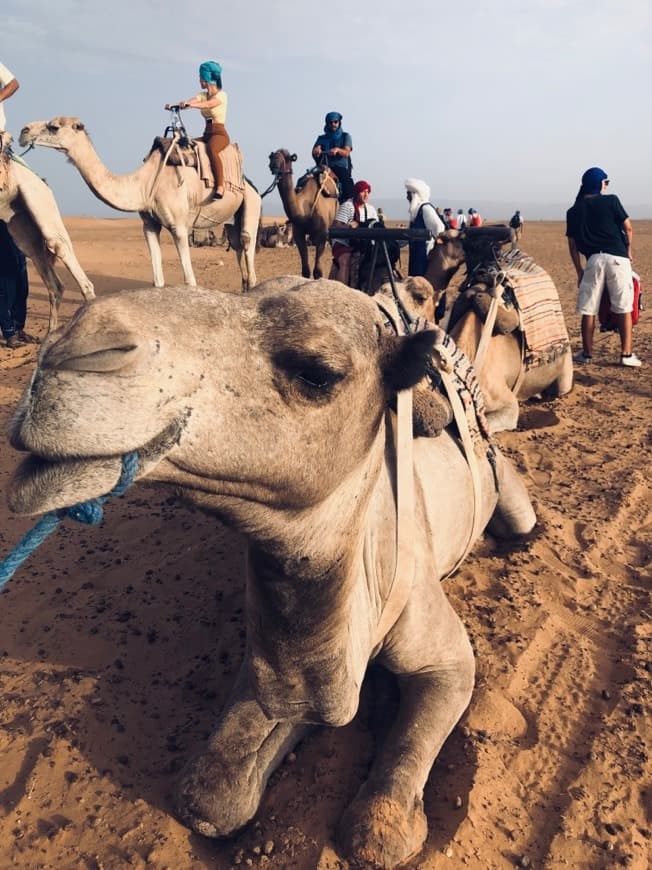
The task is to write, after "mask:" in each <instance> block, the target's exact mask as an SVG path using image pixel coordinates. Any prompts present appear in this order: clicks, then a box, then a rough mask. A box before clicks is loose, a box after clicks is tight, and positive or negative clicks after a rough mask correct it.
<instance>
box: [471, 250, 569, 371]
mask: <svg viewBox="0 0 652 870" xmlns="http://www.w3.org/2000/svg"><path fill="white" fill-rule="evenodd" d="M477 271H484V270H477ZM477 277H478V276H477V275H476V280H477ZM483 277H484V278H485V280H486V281H487V283H488V284H489V285H491V284H492V283H493V280H496V279H497V280H499V281H500V283H502V284H503V286H504V287H506V288H508V289H510V290H511V291H512V293H513V295H514V298H515V300H516V306H517V308H518V312H519V321H520V329H521V331H522V333H523V339H524V343H525V347H524V362H525V366H526V368H528V369H529V368H534V367H536V366H539V365H543V364H545V363H549V362H552V361H553V360H555V359H557V357H559V356H561V355H562V354H564V353H566V352H567V351H568V349H569V348H570V339H569V338H568V332H567V330H566V323H565V321H564V315H563V312H562V308H561V302H560V301H559V293H558V292H557V288H556V287H555V285H554V282H553V280H552V278H551V277H550V275H548V273H547V272H546V271H545V270H544V269H542V268H541V267H540V266H537V264H536V263H535V262H534V260H533V259H532V257H530V256H529V255H528V254H524V253H523V252H522V251H519V250H518V249H517V248H513V249H512V250H510V251H506V252H505V253H501V254H500V255H499V256H498V257H497V259H496V261H495V265H493V266H492V267H490V268H488V269H487V272H486V275H485V276H483Z"/></svg>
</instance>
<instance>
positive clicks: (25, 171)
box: [0, 132, 95, 331]
mask: <svg viewBox="0 0 652 870" xmlns="http://www.w3.org/2000/svg"><path fill="white" fill-rule="evenodd" d="M10 144H11V134H10V133H6V132H0V220H3V221H4V222H5V223H6V224H7V228H8V230H9V232H10V234H11V237H12V238H13V240H14V241H15V242H16V244H17V245H18V247H19V248H20V250H21V251H22V252H23V253H24V254H25V256H26V257H29V259H30V260H31V261H32V263H33V264H34V267H35V269H36V271H37V272H38V274H39V275H40V277H41V280H42V281H43V283H44V284H45V286H46V287H47V291H48V296H49V298H50V317H49V322H48V331H51V330H53V329H55V328H56V326H57V321H58V311H59V306H60V305H61V299H62V297H63V289H64V288H63V284H62V283H61V281H60V280H59V278H58V276H57V274H56V272H55V271H54V267H53V264H54V261H55V260H56V259H59V260H61V262H62V263H63V265H64V266H65V267H66V269H68V271H69V272H70V274H71V275H72V277H73V278H74V279H75V281H76V282H77V284H78V286H79V289H80V290H81V292H82V296H83V297H84V299H85V300H86V301H88V300H89V299H94V298H95V291H94V289H93V285H92V283H91V282H90V280H89V279H88V277H87V275H86V273H85V272H84V270H83V269H82V267H81V266H80V265H79V262H78V260H77V258H76V257H75V253H74V251H73V248H72V242H71V241H70V236H69V235H68V232H67V230H66V228H65V226H64V224H63V220H62V219H61V214H60V213H59V209H58V207H57V203H56V200H55V198H54V196H53V194H52V191H51V190H50V188H49V187H48V186H47V184H46V183H45V182H44V181H43V180H42V179H41V178H39V176H38V175H37V174H36V173H35V172H32V170H31V169H29V168H28V167H27V166H24V165H23V164H22V163H20V162H18V161H17V160H13V159H12V157H11V154H10V153H9V150H8V149H9V146H10Z"/></svg>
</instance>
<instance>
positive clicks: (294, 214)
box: [269, 148, 337, 278]
mask: <svg viewBox="0 0 652 870" xmlns="http://www.w3.org/2000/svg"><path fill="white" fill-rule="evenodd" d="M296 159H297V155H296V154H290V152H289V151H286V150H285V148H281V149H279V150H278V151H272V153H271V154H270V155H269V168H270V171H271V173H272V175H273V176H274V178H275V179H276V182H277V184H278V192H279V194H280V195H281V200H282V202H283V208H284V209H285V213H286V215H287V216H288V218H289V219H290V221H291V222H292V230H293V237H294V243H295V245H296V246H297V248H298V250H299V256H300V257H301V274H302V275H303V277H304V278H310V262H309V260H308V239H310V241H311V242H312V244H313V245H314V246H315V265H314V268H313V270H312V276H313V278H321V277H322V275H323V272H322V268H321V265H320V261H321V258H322V254H323V253H324V248H325V247H326V242H327V241H328V229H329V227H330V225H331V224H332V223H333V220H334V219H335V212H336V211H337V180H336V179H335V178H334V177H333V175H332V174H331V173H330V170H328V169H323V170H322V171H321V172H318V173H315V174H311V175H308V177H307V178H306V179H305V183H304V184H303V185H302V186H301V188H300V190H298V191H296V190H295V189H294V184H293V182H292V164H293V163H294V162H295V161H296Z"/></svg>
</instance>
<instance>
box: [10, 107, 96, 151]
mask: <svg viewBox="0 0 652 870" xmlns="http://www.w3.org/2000/svg"><path fill="white" fill-rule="evenodd" d="M85 130H86V128H85V127H84V124H83V123H82V122H81V121H80V120H79V118H69V117H66V116H65V115H60V116H58V117H56V118H52V120H50V121H32V123H30V124H26V125H25V126H24V127H23V129H22V130H21V131H20V144H21V147H23V148H26V147H27V146H29V145H33V146H36V145H41V146H43V147H45V148H55V149H56V150H57V151H63V152H64V153H66V152H67V151H69V150H70V149H71V148H72V147H74V143H75V137H76V136H77V135H78V134H79V133H82V132H85Z"/></svg>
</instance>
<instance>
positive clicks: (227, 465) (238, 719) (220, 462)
mask: <svg viewBox="0 0 652 870" xmlns="http://www.w3.org/2000/svg"><path fill="white" fill-rule="evenodd" d="M384 320H385V317H384V315H383V314H382V312H381V311H380V310H379V308H378V306H377V305H376V304H375V302H374V301H373V300H372V299H371V298H369V297H368V296H366V295H365V294H363V293H359V292H356V291H354V290H351V289H350V288H348V287H345V286H343V285H342V284H339V283H337V282H333V281H327V280H320V281H308V280H305V279H300V278H299V279H298V278H293V277H285V278H280V279H272V280H270V281H267V282H265V283H263V284H261V285H259V286H258V287H257V288H256V289H255V291H254V292H252V293H250V294H244V295H242V294H230V293H221V292H219V291H214V290H205V289H202V288H197V291H196V292H195V293H193V294H192V296H183V295H180V294H179V292H178V288H174V287H170V288H163V289H155V288H148V289H139V290H127V291H123V292H122V293H118V294H116V295H112V296H108V297H105V298H102V299H98V300H97V301H95V302H93V303H92V304H90V305H86V306H84V307H83V308H82V309H81V310H80V311H79V312H78V313H77V314H76V315H75V316H74V317H73V318H72V320H71V321H70V323H69V324H68V325H67V326H66V327H65V328H63V329H62V330H60V331H59V332H57V333H55V334H53V335H51V336H50V337H49V338H48V339H47V340H46V342H45V343H44V344H43V346H42V348H41V349H40V352H39V356H38V365H37V370H36V373H35V376H34V378H33V380H32V383H31V385H30V387H29V388H28V389H27V390H26V392H25V394H24V395H23V397H22V399H21V401H20V405H19V407H18V410H17V413H16V415H15V417H14V419H13V422H12V425H11V443H12V444H13V446H14V447H15V448H17V449H19V450H23V451H28V452H29V454H30V455H29V456H28V457H27V458H26V459H25V460H24V461H23V463H22V465H21V466H20V468H19V469H18V471H17V473H16V475H15V477H14V479H13V481H12V482H11V484H10V487H9V501H10V505H11V507H12V509H13V510H14V511H17V512H19V513H39V512H42V511H46V510H50V509H52V508H55V507H62V506H63V505H69V504H71V503H73V502H75V501H78V500H80V499H86V498H89V497H93V496H100V495H102V494H103V493H106V492H108V491H109V490H111V488H112V487H113V486H114V485H115V483H116V481H117V480H118V477H119V475H120V468H121V459H120V457H121V455H122V454H124V453H125V452H127V451H134V450H135V451H138V454H139V458H140V467H139V472H138V479H147V480H149V481H154V482H158V483H162V484H171V485H173V486H176V487H177V488H180V489H181V490H182V491H184V492H185V494H186V495H187V497H188V498H189V499H190V500H191V501H193V502H194V503H195V504H197V505H199V506H200V507H202V508H204V509H206V510H207V511H210V512H212V513H214V514H216V515H217V516H218V517H220V518H221V519H222V520H224V521H225V522H227V523H228V524H230V525H231V526H233V527H234V528H236V529H239V530H240V531H241V532H242V533H243V534H244V535H245V536H247V538H248V542H249V551H248V552H249V555H248V560H247V566H246V587H247V591H246V597H247V617H246V618H247V648H246V654H245V659H244V662H243V664H242V669H241V671H240V675H239V677H238V680H237V682H236V685H235V687H234V689H233V692H232V694H231V696H230V698H229V700H228V702H227V704H226V706H225V708H224V709H223V711H222V713H221V715H220V717H219V719H218V720H217V723H216V726H215V730H214V732H213V734H212V735H211V737H210V738H209V740H208V743H207V745H206V746H205V747H203V748H202V749H200V750H199V751H198V754H197V755H196V757H194V758H193V759H192V760H191V761H190V762H189V763H188V765H187V767H186V769H185V770H184V772H183V773H182V775H181V778H180V782H179V784H178V791H177V809H178V813H179V815H180V817H181V819H182V820H183V821H184V822H185V823H186V824H187V825H189V826H190V827H191V828H193V829H194V830H195V831H197V832H199V833H201V834H203V835H205V836H208V837H221V836H229V835H230V834H232V833H233V832H235V831H237V830H238V829H239V828H241V827H242V826H243V825H245V824H246V823H247V822H248V821H250V820H251V819H252V817H253V816H254V815H255V813H256V811H257V808H258V806H259V803H260V800H261V797H262V794H263V791H264V789H265V786H266V783H267V781H268V780H269V777H270V775H271V774H272V772H273V771H274V770H275V769H276V768H277V767H278V765H279V763H280V762H281V761H282V759H283V757H284V755H285V754H286V753H287V752H289V751H290V750H291V748H292V747H293V746H294V745H295V744H296V742H297V741H298V740H299V739H300V738H301V737H302V736H303V735H304V734H305V732H306V729H307V727H308V726H309V725H311V724H315V723H322V724H328V725H333V726H341V725H345V724H346V723H347V722H350V721H351V719H352V718H353V716H354V715H355V713H356V710H357V708H358V703H359V697H360V687H361V684H362V680H363V677H364V674H365V671H366V669H367V665H368V664H369V662H370V661H372V660H375V661H376V662H378V663H380V664H381V665H383V666H384V667H385V668H386V669H387V670H389V671H390V672H392V673H394V674H396V675H397V677H398V681H399V684H400V689H401V705H400V710H399V713H398V715H397V718H396V720H395V722H394V724H393V726H392V731H391V733H390V735H389V737H388V739H387V741H386V743H385V744H384V746H383V748H382V749H381V750H380V752H379V753H378V755H377V757H376V760H375V762H374V764H373V766H372V768H371V771H370V773H369V777H368V779H367V781H366V783H365V784H364V785H363V786H362V788H361V790H360V791H359V793H358V794H357V795H356V797H355V798H354V799H353V802H352V803H351V805H350V806H349V807H348V809H347V810H346V812H345V814H344V817H343V819H342V821H341V824H340V829H339V830H340V834H339V843H340V848H341V850H342V851H343V852H344V853H345V854H346V855H347V856H349V857H351V858H353V860H356V861H360V862H363V863H366V864H367V865H371V866H377V867H386V868H389V867H396V866H398V865H399V864H400V863H401V862H403V861H404V860H405V859H407V857H408V856H409V855H411V854H412V853H416V852H418V851H419V850H420V849H421V847H422V845H423V843H424V840H425V837H426V833H427V822H426V817H425V813H424V808H423V789H424V785H425V782H426V780H427V778H428V776H429V773H430V769H431V767H432V765H433V762H434V760H435V758H436V756H437V754H438V752H439V750H440V748H441V746H442V744H443V742H444V740H445V739H446V737H447V736H448V734H449V733H450V731H451V730H452V728H453V727H454V725H455V723H456V722H457V721H458V719H459V718H460V716H461V715H462V712H463V711H464V709H465V708H466V706H467V704H468V703H469V699H470V697H471V691H472V687H473V679H474V663H473V653H472V649H471V645H470V643H469V640H468V638H467V635H466V632H465V630H464V627H463V626H462V623H461V622H460V620H459V618H458V617H457V616H456V614H455V613H454V611H453V609H452V608H451V606H450V604H449V603H448V601H447V599H446V597H445V595H444V591H443V588H442V585H441V584H440V583H439V578H441V577H443V576H445V575H446V574H447V573H448V572H450V571H451V570H452V569H453V568H454V566H455V565H456V563H457V561H458V559H459V558H460V557H461V555H463V554H464V552H466V548H467V545H468V543H469V539H470V538H471V537H473V536H472V534H471V532H472V527H473V523H472V514H473V495H472V493H473V485H472V475H471V472H470V470H469V466H468V465H467V463H466V461H465V459H464V456H463V453H462V451H461V450H460V445H459V442H458V438H457V435H456V430H455V429H454V428H453V427H451V428H450V429H448V430H446V431H444V432H442V434H441V435H440V436H439V437H437V438H417V439H415V440H414V442H413V449H414V475H415V498H414V502H411V504H413V507H414V525H411V526H410V531H411V532H413V533H414V545H413V547H411V548H410V553H412V554H413V556H414V571H413V573H411V574H410V575H409V576H408V577H406V578H405V581H406V582H407V586H406V587H405V592H406V595H407V602H406V604H405V606H404V607H403V610H402V611H401V612H400V613H399V614H397V616H396V618H395V619H393V621H392V622H393V624H391V626H390V627H388V628H387V630H386V632H383V633H381V634H380V635H378V626H379V623H380V620H381V618H382V616H383V613H384V610H385V605H386V603H387V600H388V597H389V595H390V587H391V586H392V583H393V575H394V567H395V564H396V559H397V543H396V540H397V522H396V504H395V490H394V487H395V477H396V455H395V446H394V436H393V433H392V416H393V415H392V414H391V412H390V411H389V410H388V405H389V404H390V403H391V402H393V401H395V400H396V396H397V393H398V391H401V390H405V389H409V388H410V387H412V386H413V385H414V384H415V383H417V382H419V381H420V380H421V378H422V377H423V376H424V373H425V369H426V366H427V362H428V360H429V359H430V355H431V351H432V347H433V341H434V333H433V332H431V331H422V332H418V333H416V334H414V335H409V336H397V335H394V334H393V333H389V332H388V331H387V330H386V329H385V328H384ZM490 456H491V461H490ZM478 466H479V477H478V482H479V493H480V494H479V500H478V503H477V511H478V514H477V517H478V520H479V523H478V525H477V529H478V534H479V533H480V531H479V530H481V529H483V528H485V527H487V526H488V527H489V528H490V529H491V530H492V532H493V533H495V534H499V535H501V536H503V537H511V536H516V535H522V534H525V533H528V532H529V531H530V530H531V528H532V527H533V525H534V522H535V517H534V512H533V510H532V507H531V504H530V501H529V498H528V496H527V492H526V490H525V487H524V485H523V483H522V481H521V479H520V478H519V477H518V475H517V473H516V471H515V469H514V467H513V466H512V464H511V462H510V461H509V460H508V459H506V458H505V457H504V456H503V455H502V454H501V453H500V451H499V450H498V449H497V448H495V447H494V446H493V445H492V444H491V443H490V442H485V444H484V448H483V449H482V450H480V451H478ZM243 576H244V573H243Z"/></svg>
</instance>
